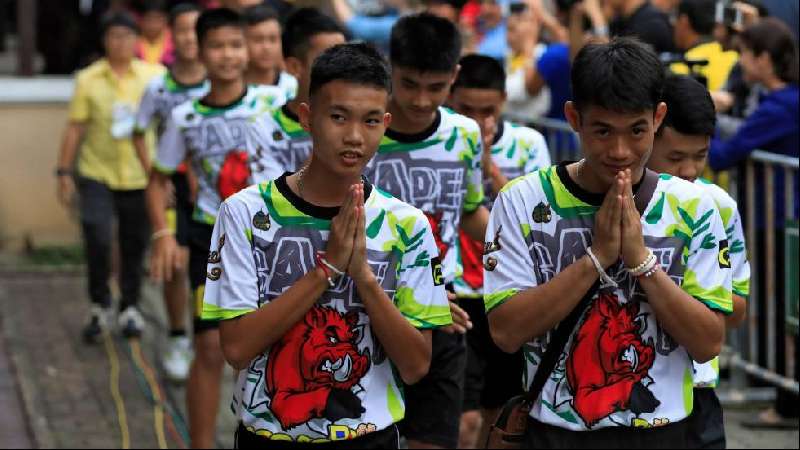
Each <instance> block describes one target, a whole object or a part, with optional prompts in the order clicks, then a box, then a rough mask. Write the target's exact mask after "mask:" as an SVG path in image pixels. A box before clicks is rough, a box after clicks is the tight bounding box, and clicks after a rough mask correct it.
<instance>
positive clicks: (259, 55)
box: [242, 5, 297, 100]
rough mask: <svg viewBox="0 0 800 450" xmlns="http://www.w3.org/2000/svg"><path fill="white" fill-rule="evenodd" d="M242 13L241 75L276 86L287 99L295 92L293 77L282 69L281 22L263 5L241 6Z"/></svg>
mask: <svg viewBox="0 0 800 450" xmlns="http://www.w3.org/2000/svg"><path fill="white" fill-rule="evenodd" d="M242 17H244V21H245V23H246V24H247V27H246V28H245V36H246V37H247V53H248V55H249V63H248V65H247V70H246V71H245V75H244V78H245V80H246V81H247V82H248V83H249V84H254V85H259V86H274V87H278V88H279V89H280V90H281V91H282V92H283V94H284V95H285V96H286V100H291V99H293V98H294V97H295V95H297V79H296V78H295V77H293V76H292V75H290V74H289V73H288V72H286V71H285V70H283V53H281V23H280V22H279V20H278V15H277V14H276V13H275V11H273V10H272V9H271V8H269V7H268V6H266V5H255V6H251V7H249V8H245V9H244V11H242Z"/></svg>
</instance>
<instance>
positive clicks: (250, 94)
mask: <svg viewBox="0 0 800 450" xmlns="http://www.w3.org/2000/svg"><path fill="white" fill-rule="evenodd" d="M196 31H197V41H198V44H199V48H200V59H201V60H202V61H203V64H204V65H205V66H206V70H207V73H208V80H209V82H210V89H209V92H208V94H206V95H205V96H204V97H203V98H201V99H197V100H190V101H187V102H186V103H183V104H181V105H179V106H177V107H176V108H175V109H174V110H173V111H172V114H171V117H170V120H169V121H168V122H167V127H166V131H165V132H164V134H163V135H162V137H161V142H160V143H159V147H158V154H157V156H156V161H155V162H154V164H153V166H154V168H155V169H156V170H153V171H152V174H151V178H150V183H149V185H148V187H147V196H148V203H149V205H148V206H149V212H150V221H151V223H152V226H153V229H154V230H156V231H155V233H153V241H154V247H153V256H152V259H151V266H150V270H151V273H152V274H153V276H154V277H155V278H156V279H167V280H169V278H170V276H171V274H172V272H173V271H174V270H175V269H180V268H181V267H182V264H183V262H182V261H181V260H180V256H179V252H178V246H177V243H176V241H175V237H174V235H173V232H172V230H171V229H170V228H168V227H167V225H166V218H165V211H164V207H163V205H164V202H165V196H166V185H167V183H168V182H169V175H170V174H171V173H172V172H174V171H175V169H176V168H177V167H178V165H180V164H181V162H183V161H184V159H187V158H188V159H189V162H190V164H191V167H192V172H193V173H194V174H195V175H196V176H197V178H198V194H197V201H196V204H195V209H194V213H193V214H192V220H191V221H190V223H189V227H188V243H189V281H190V284H191V288H192V291H193V292H194V295H195V300H196V302H195V321H194V351H195V358H194V361H192V366H191V369H190V372H189V383H188V386H187V395H186V397H187V404H188V410H189V427H190V433H191V441H192V442H191V443H192V447H201V448H208V447H211V446H213V445H214V431H215V423H216V420H215V419H216V415H217V410H218V406H219V388H220V382H221V381H222V380H221V379H222V369H223V366H224V359H223V357H222V350H221V349H220V346H219V331H218V329H217V325H218V324H217V322H216V321H209V320H202V319H201V317H200V309H201V308H200V307H199V306H200V305H201V304H202V294H203V287H204V284H205V280H206V278H207V277H209V278H210V279H213V276H214V274H213V273H207V272H206V262H207V260H208V250H209V248H211V233H212V231H213V225H214V222H215V221H216V217H217V212H218V210H219V206H220V203H221V202H222V200H224V199H225V198H227V197H229V196H231V195H233V194H235V193H236V192H238V191H239V190H240V189H242V188H245V187H247V186H249V185H250V184H252V183H254V182H258V181H262V180H269V179H272V178H276V177H278V176H279V175H280V173H281V172H280V166H279V164H278V163H277V162H276V161H275V160H274V159H273V158H272V152H270V151H268V150H267V149H268V148H269V145H270V144H269V141H266V140H264V139H262V136H263V133H260V132H259V130H258V128H257V127H256V125H255V123H256V119H257V118H258V117H259V116H260V115H262V114H265V112H266V111H269V110H270V108H271V107H270V104H269V101H270V99H268V98H266V97H265V96H263V95H262V94H261V93H260V92H259V91H258V90H256V89H252V88H249V87H248V86H247V84H246V83H245V81H244V70H245V67H246V65H247V48H246V45H245V37H244V23H243V21H242V18H241V16H239V14H238V13H236V12H234V11H232V10H229V9H225V8H219V9H211V10H207V11H205V12H203V13H202V14H201V15H200V17H199V18H198V20H197V25H196Z"/></svg>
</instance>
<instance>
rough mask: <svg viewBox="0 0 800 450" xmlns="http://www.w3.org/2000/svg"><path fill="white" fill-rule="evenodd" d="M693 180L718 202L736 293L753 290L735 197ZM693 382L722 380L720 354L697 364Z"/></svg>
mask: <svg viewBox="0 0 800 450" xmlns="http://www.w3.org/2000/svg"><path fill="white" fill-rule="evenodd" d="M694 184H696V185H697V186H700V187H701V188H702V189H704V190H705V191H706V192H708V194H709V195H711V198H713V199H714V201H715V202H716V203H717V207H718V208H719V212H720V215H721V216H722V225H723V226H724V227H725V235H726V236H727V239H728V248H729V250H728V251H729V254H730V263H731V270H732V271H733V293H734V294H736V295H738V296H740V297H747V296H748V295H749V294H750V262H749V261H748V260H747V247H746V245H745V240H744V230H743V229H742V218H741V216H740V215H739V208H738V206H737V205H736V200H734V199H733V198H731V196H730V195H728V193H727V192H725V190H724V189H722V188H721V187H719V186H717V185H716V184H714V183H712V182H710V181H708V180H704V179H702V178H698V179H697V180H695V182H694ZM694 369H695V374H694V384H695V386H696V387H716V386H717V385H718V384H719V357H717V358H714V359H712V360H711V361H709V362H707V363H704V364H697V363H695V365H694Z"/></svg>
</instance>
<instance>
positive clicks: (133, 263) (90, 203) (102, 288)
mask: <svg viewBox="0 0 800 450" xmlns="http://www.w3.org/2000/svg"><path fill="white" fill-rule="evenodd" d="M77 181H78V193H79V195H80V216H81V226H82V228H83V241H84V245H85V249H86V262H87V266H88V271H89V298H91V300H92V303H94V304H96V305H99V306H103V307H108V306H110V305H111V291H110V289H109V287H108V279H109V277H110V276H111V236H112V234H113V227H114V220H115V219H116V221H117V228H118V231H117V236H118V239H119V248H120V260H121V267H120V290H121V291H122V299H121V300H120V310H123V309H125V308H126V307H128V306H130V305H136V304H137V303H138V302H139V294H140V291H141V282H142V272H143V270H142V260H143V258H144V252H145V249H146V248H147V243H148V242H147V241H148V237H149V235H150V223H149V221H148V218H147V205H146V202H145V196H144V190H141V189H139V190H131V191H113V190H111V189H109V187H108V186H106V185H105V184H103V183H100V182H97V181H94V180H90V179H88V178H79V179H78V180H77Z"/></svg>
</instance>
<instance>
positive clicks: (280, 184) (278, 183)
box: [275, 172, 372, 220]
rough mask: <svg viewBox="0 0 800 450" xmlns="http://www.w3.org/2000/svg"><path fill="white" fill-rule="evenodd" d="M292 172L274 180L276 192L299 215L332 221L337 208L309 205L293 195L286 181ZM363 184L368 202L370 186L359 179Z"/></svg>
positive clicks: (365, 181) (370, 191) (364, 179)
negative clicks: (298, 212) (299, 213)
mask: <svg viewBox="0 0 800 450" xmlns="http://www.w3.org/2000/svg"><path fill="white" fill-rule="evenodd" d="M293 173H294V172H286V173H284V174H283V175H281V176H280V178H278V179H277V180H275V187H276V188H277V189H278V192H280V194H281V195H282V196H283V197H284V198H285V199H286V200H287V201H289V203H291V204H292V206H294V208H295V209H297V210H298V211H300V212H301V213H303V214H305V215H307V216H310V217H313V218H315V219H322V220H332V219H333V218H334V217H336V215H337V214H339V207H338V206H317V205H315V204H313V203H309V202H307V201H306V200H304V199H302V198H301V197H300V196H299V195H297V194H295V193H294V191H292V190H291V189H290V188H289V183H288V182H287V181H286V178H287V177H288V176H289V175H292V174H293ZM361 179H362V181H363V183H364V199H365V202H366V200H369V197H370V195H372V184H370V183H369V181H368V180H367V179H366V178H365V177H363V176H362V177H361Z"/></svg>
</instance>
